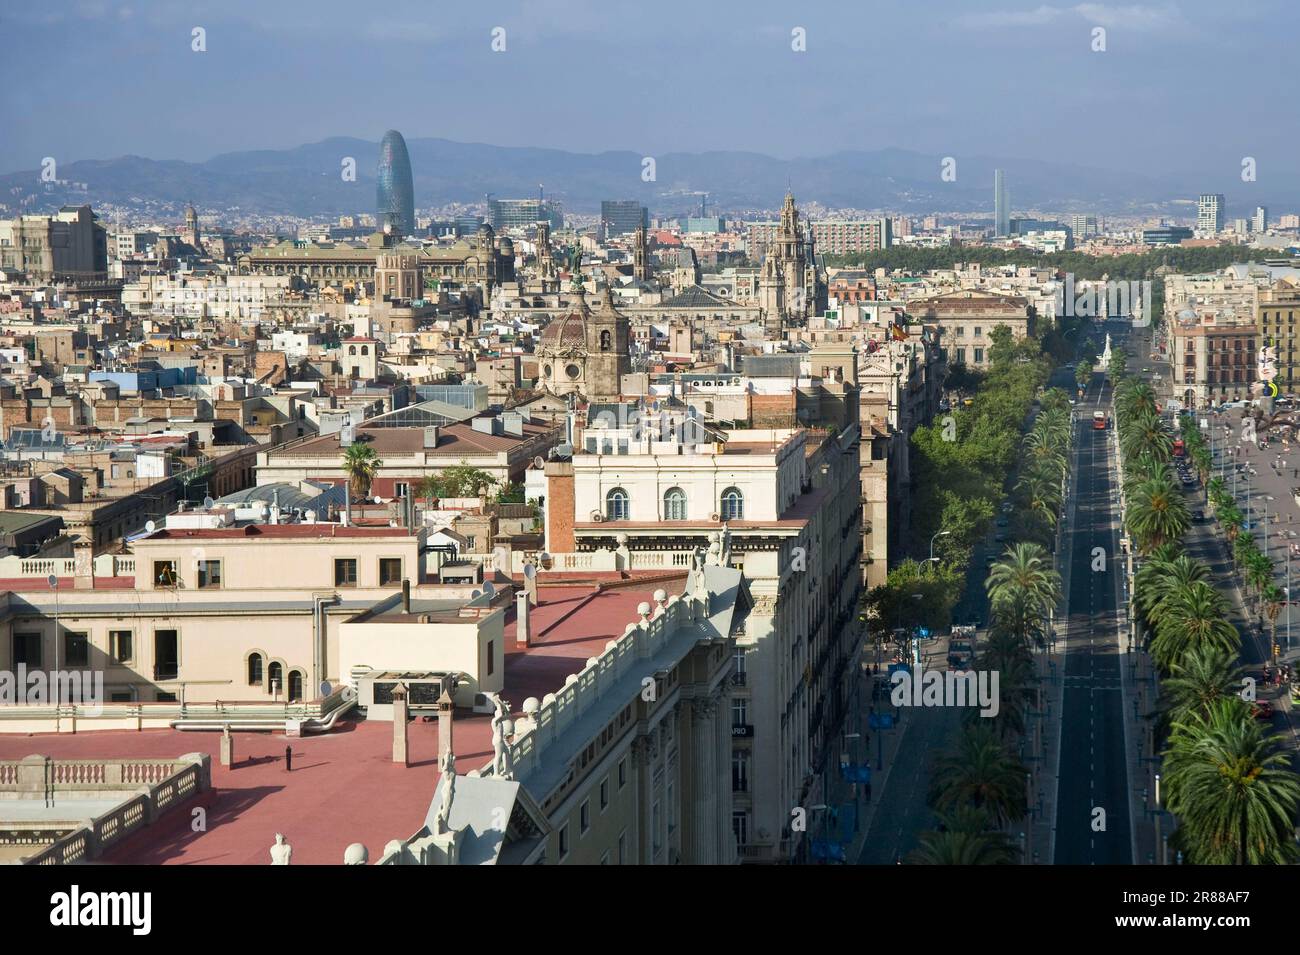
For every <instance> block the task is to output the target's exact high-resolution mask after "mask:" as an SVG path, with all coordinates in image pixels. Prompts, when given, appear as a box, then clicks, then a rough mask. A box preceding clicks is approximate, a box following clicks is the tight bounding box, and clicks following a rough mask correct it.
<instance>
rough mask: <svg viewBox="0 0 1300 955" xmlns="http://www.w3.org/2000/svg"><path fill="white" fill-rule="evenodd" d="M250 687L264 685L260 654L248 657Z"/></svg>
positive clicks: (251, 654) (252, 654)
mask: <svg viewBox="0 0 1300 955" xmlns="http://www.w3.org/2000/svg"><path fill="white" fill-rule="evenodd" d="M248 685H249V686H261V685H262V655H261V654H260V653H250V654H249V655H248Z"/></svg>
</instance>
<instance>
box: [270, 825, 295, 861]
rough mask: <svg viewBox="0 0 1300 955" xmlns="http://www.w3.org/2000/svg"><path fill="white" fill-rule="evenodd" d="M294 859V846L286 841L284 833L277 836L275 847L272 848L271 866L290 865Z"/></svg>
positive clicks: (278, 833)
mask: <svg viewBox="0 0 1300 955" xmlns="http://www.w3.org/2000/svg"><path fill="white" fill-rule="evenodd" d="M292 858H293V846H291V845H289V843H287V842H285V841H284V833H282V832H277V833H276V834H275V845H273V846H271V865H288V864H289V860H290V859H292Z"/></svg>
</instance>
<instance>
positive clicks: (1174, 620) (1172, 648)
mask: <svg viewBox="0 0 1300 955" xmlns="http://www.w3.org/2000/svg"><path fill="white" fill-rule="evenodd" d="M1161 608H1162V610H1161V615H1160V622H1159V623H1158V624H1156V635H1155V636H1154V637H1153V638H1152V639H1151V644H1150V648H1149V649H1150V651H1151V659H1152V660H1153V661H1154V662H1155V663H1156V665H1157V666H1159V667H1160V669H1162V670H1164V671H1165V672H1169V670H1170V668H1171V667H1172V666H1173V664H1175V663H1178V662H1181V661H1182V659H1183V657H1184V656H1185V655H1186V654H1187V653H1188V651H1190V650H1192V649H1195V648H1197V647H1215V648H1218V649H1221V650H1229V651H1232V652H1233V653H1236V652H1237V651H1238V650H1240V649H1241V635H1240V634H1239V633H1237V628H1236V627H1234V626H1233V625H1232V624H1231V623H1229V622H1228V620H1227V616H1226V613H1227V609H1228V604H1227V601H1226V600H1225V599H1224V598H1223V595H1222V594H1220V593H1219V592H1218V591H1217V590H1215V589H1214V588H1213V587H1211V586H1210V585H1209V584H1207V583H1205V582H1204V581H1201V580H1198V581H1197V582H1196V583H1194V584H1191V585H1189V586H1187V587H1185V588H1183V589H1181V590H1179V591H1178V592H1176V593H1173V594H1171V595H1170V596H1169V597H1168V598H1167V599H1166V600H1165V601H1163V602H1162V604H1161Z"/></svg>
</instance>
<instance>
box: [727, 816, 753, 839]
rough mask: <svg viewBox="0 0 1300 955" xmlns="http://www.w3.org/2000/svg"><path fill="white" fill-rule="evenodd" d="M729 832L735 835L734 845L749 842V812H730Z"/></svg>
mask: <svg viewBox="0 0 1300 955" xmlns="http://www.w3.org/2000/svg"><path fill="white" fill-rule="evenodd" d="M731 832H732V834H733V835H734V836H735V837H736V845H738V846H743V845H745V844H746V843H748V842H749V813H747V812H744V811H736V812H733V813H732V814H731Z"/></svg>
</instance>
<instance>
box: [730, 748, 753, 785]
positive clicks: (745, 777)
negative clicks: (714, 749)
mask: <svg viewBox="0 0 1300 955" xmlns="http://www.w3.org/2000/svg"><path fill="white" fill-rule="evenodd" d="M731 791H732V792H734V793H747V792H749V753H748V751H746V750H740V749H738V750H736V751H735V752H734V753H732V754H731Z"/></svg>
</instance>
